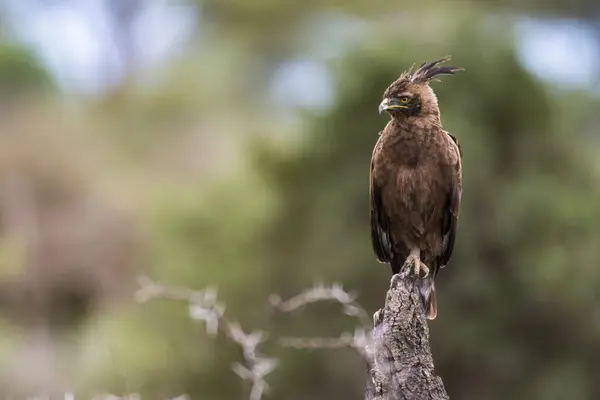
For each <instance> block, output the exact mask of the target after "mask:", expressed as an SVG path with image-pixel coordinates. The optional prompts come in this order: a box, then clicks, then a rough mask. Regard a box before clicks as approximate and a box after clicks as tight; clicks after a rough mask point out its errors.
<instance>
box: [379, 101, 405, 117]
mask: <svg viewBox="0 0 600 400" xmlns="http://www.w3.org/2000/svg"><path fill="white" fill-rule="evenodd" d="M397 108H408V107H407V106H405V105H404V104H401V103H400V100H398V99H394V98H390V99H383V101H382V102H381V104H380V105H379V114H381V113H383V112H384V111H387V110H393V109H397Z"/></svg>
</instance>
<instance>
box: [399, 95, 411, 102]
mask: <svg viewBox="0 0 600 400" xmlns="http://www.w3.org/2000/svg"><path fill="white" fill-rule="evenodd" d="M399 100H400V103H408V100H409V99H408V96H402V97H400V99H399Z"/></svg>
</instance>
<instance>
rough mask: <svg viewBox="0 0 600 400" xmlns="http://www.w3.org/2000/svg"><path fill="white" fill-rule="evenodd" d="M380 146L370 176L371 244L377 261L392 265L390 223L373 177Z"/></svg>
mask: <svg viewBox="0 0 600 400" xmlns="http://www.w3.org/2000/svg"><path fill="white" fill-rule="evenodd" d="M377 149H378V146H377V145H376V146H375V149H373V157H372V158H371V171H370V174H369V203H370V204H369V205H370V212H371V242H372V244H373V251H374V252H375V255H376V256H377V260H378V261H379V262H381V263H390V262H391V261H392V241H391V235H390V223H389V219H388V216H387V215H386V213H385V209H384V207H383V203H382V200H381V188H380V187H379V186H378V185H377V181H376V180H375V177H374V176H373V166H374V159H375V153H376V152H377Z"/></svg>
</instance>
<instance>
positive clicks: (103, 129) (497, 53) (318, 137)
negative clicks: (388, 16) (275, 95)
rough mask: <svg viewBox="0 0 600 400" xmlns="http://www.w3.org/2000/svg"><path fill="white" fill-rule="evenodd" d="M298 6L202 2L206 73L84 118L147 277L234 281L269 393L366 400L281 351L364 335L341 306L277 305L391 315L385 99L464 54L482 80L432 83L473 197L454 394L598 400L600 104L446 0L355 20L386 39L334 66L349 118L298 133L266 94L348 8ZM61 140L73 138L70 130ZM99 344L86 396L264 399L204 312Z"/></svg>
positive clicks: (149, 314)
mask: <svg viewBox="0 0 600 400" xmlns="http://www.w3.org/2000/svg"><path fill="white" fill-rule="evenodd" d="M259 3H260V4H259ZM488 3H490V4H492V6H493V5H494V2H488ZM298 4H299V3H298ZM298 4H291V3H285V2H275V1H262V2H256V3H250V2H242V1H234V0H230V1H227V2H212V3H208V2H206V3H205V2H202V5H203V6H204V12H206V13H209V14H210V13H211V12H212V13H213V14H210V15H213V17H214V18H215V20H216V21H219V24H217V25H216V26H217V27H218V29H216V30H215V31H216V33H215V32H211V34H213V35H214V36H211V38H212V41H211V42H210V43H209V44H207V46H206V47H204V48H201V49H196V50H197V51H198V53H200V54H202V57H198V56H195V55H193V56H190V57H189V58H186V59H185V60H182V61H180V62H179V65H177V66H172V67H170V69H167V71H166V72H165V75H164V78H163V79H162V81H160V82H159V83H156V84H154V85H148V86H135V85H128V86H124V87H122V88H120V89H119V90H116V91H114V92H112V93H109V94H107V95H106V96H105V97H104V98H102V99H100V100H99V101H96V102H90V103H87V104H85V106H84V107H83V108H84V111H83V112H82V113H81V114H78V117H77V118H81V119H82V120H83V123H82V124H81V125H83V126H86V127H87V129H83V130H82V133H81V135H82V137H84V138H85V137H86V135H88V136H89V137H90V138H91V137H94V138H95V139H98V138H100V139H102V140H104V141H105V142H106V143H107V146H108V149H109V150H110V151H111V152H112V153H111V155H112V157H111V158H110V160H109V161H106V160H104V163H105V164H103V165H104V167H103V168H104V169H103V170H102V171H101V172H90V180H92V181H93V180H94V179H97V178H98V177H99V176H109V177H110V180H111V181H112V183H113V184H114V185H116V187H118V188H119V189H118V191H119V193H120V194H121V195H123V196H125V197H127V198H129V199H130V201H131V202H132V203H134V204H135V206H136V207H137V211H138V214H139V216H140V220H141V222H140V225H141V227H142V228H143V229H144V230H145V232H146V243H145V244H146V247H147V248H148V250H149V253H150V254H149V257H148V258H147V260H148V261H147V264H146V265H144V267H145V270H146V272H147V273H148V274H149V275H150V276H151V277H152V278H153V279H154V280H155V281H157V282H160V283H164V284H166V285H172V286H177V287H189V288H192V289H199V288H203V287H206V286H217V287H218V290H219V298H220V299H221V300H222V301H223V302H224V303H225V304H226V312H225V313H226V316H227V317H228V318H229V319H232V320H237V321H239V322H240V323H241V325H242V327H243V328H244V329H245V330H246V331H250V330H253V329H264V330H266V331H268V332H269V334H270V341H269V342H267V343H266V344H265V345H264V346H263V347H262V348H261V349H262V350H263V351H264V352H265V353H266V354H267V355H268V356H272V357H276V358H278V359H279V362H280V364H279V366H278V368H277V369H276V370H275V372H273V374H271V375H269V376H268V378H267V380H268V382H269V383H270V385H271V387H272V391H271V393H270V395H269V398H272V399H286V400H295V399H298V400H299V399H306V398H310V399H316V400H318V399H331V398H343V399H346V398H361V396H362V391H363V386H364V381H365V376H364V363H363V361H362V360H361V359H360V357H359V356H358V355H357V354H355V353H354V352H353V351H352V350H350V349H342V350H322V351H321V350H311V351H304V350H292V349H286V348H282V347H280V346H279V345H278V344H277V338H278V337H280V336H305V337H312V336H338V335H339V334H340V332H342V331H352V330H353V328H354V325H355V321H354V320H353V319H352V318H350V317H348V316H345V315H343V314H342V313H341V312H340V310H339V307H338V306H335V305H333V306H332V305H329V304H324V305H317V306H311V307H309V308H308V309H307V310H303V311H297V312H294V313H292V314H290V315H281V314H278V313H276V312H274V311H273V310H271V309H270V307H269V304H268V298H269V295H270V294H272V293H278V294H280V295H282V296H283V297H289V296H293V295H295V294H297V293H299V292H301V291H303V290H305V289H307V288H309V287H310V286H312V285H313V284H314V283H315V282H319V281H324V282H341V283H343V285H344V287H345V288H347V289H349V290H351V291H355V292H357V293H358V294H359V301H360V302H361V303H362V304H363V306H364V307H365V308H366V309H367V310H368V311H369V312H374V311H375V310H376V309H378V308H379V307H380V306H381V305H382V303H383V301H384V295H385V291H386V290H387V287H388V284H389V278H390V271H389V268H388V267H386V266H382V265H380V264H378V263H376V262H375V258H374V255H373V253H372V250H371V244H370V237H369V226H368V222H369V221H368V173H369V160H370V157H371V152H372V148H373V145H374V144H375V141H376V139H377V134H378V132H379V131H380V130H381V129H382V128H383V127H384V125H385V123H386V122H387V121H386V119H385V118H384V117H382V116H379V115H378V114H377V105H378V104H379V102H380V99H381V96H382V93H383V90H384V89H385V88H386V87H387V85H388V84H389V83H390V82H392V81H393V80H394V79H395V78H396V77H397V76H398V75H399V74H400V73H401V72H402V71H403V70H404V69H406V68H408V67H410V65H412V64H413V63H420V62H422V61H425V60H429V59H433V58H436V57H439V56H443V55H446V54H451V55H452V56H453V63H455V64H457V65H461V66H463V67H465V68H466V72H464V73H461V74H458V75H456V76H453V77H446V78H443V81H442V82H440V83H434V84H433V85H434V90H435V91H436V93H437V94H438V97H439V103H440V106H441V110H442V121H443V123H444V127H445V128H446V129H447V130H449V131H450V132H451V133H452V134H454V135H455V136H457V137H458V139H459V140H460V142H461V145H462V148H463V152H464V160H463V168H464V194H463V199H464V200H463V209H462V213H461V218H460V223H459V233H458V238H457V244H456V250H455V253H454V256H453V259H452V260H451V263H450V265H449V266H448V268H447V269H445V270H443V271H441V273H440V274H439V277H438V282H439V283H438V291H439V300H438V302H439V315H438V318H437V319H436V320H435V321H434V322H432V323H431V324H430V329H431V340H432V347H433V354H434V359H435V361H436V367H437V369H438V371H439V374H440V375H441V376H442V378H443V380H444V383H445V384H446V387H447V389H448V392H449V394H450V396H451V398H456V399H465V400H470V399H489V400H495V399H507V398H510V399H559V398H568V399H572V400H580V399H581V400H583V399H594V398H599V397H600V384H599V383H598V381H597V379H596V375H597V372H598V367H597V363H596V360H595V355H596V354H597V353H598V352H600V308H598V307H597V306H596V304H597V294H596V292H597V291H596V287H598V285H599V284H600V274H599V273H598V272H596V271H598V269H597V268H596V266H597V265H598V264H599V263H600V249H599V248H598V246H597V242H598V240H600V224H598V223H597V222H598V221H599V220H600V201H598V199H599V198H600V185H599V183H600V170H599V169H598V162H597V160H596V158H595V153H597V151H598V144H597V143H595V142H594V140H591V139H590V135H589V132H590V131H593V130H594V129H591V128H590V126H591V127H597V126H598V123H599V121H598V117H597V115H595V114H594V113H595V110H597V109H598V107H599V106H600V102H599V100H598V98H597V97H594V96H593V95H591V94H590V93H587V92H584V91H577V92H575V91H570V90H567V89H559V88H557V87H554V86H551V85H549V84H547V83H545V82H541V81H539V80H538V79H537V78H535V77H534V76H532V75H531V74H530V73H529V72H527V71H526V70H525V69H524V68H523V67H522V66H521V64H520V63H519V60H518V59H517V58H516V55H515V43H514V38H513V37H512V35H511V32H512V31H511V29H512V26H513V25H512V24H513V19H511V17H510V16H498V15H495V16H496V17H497V18H496V19H495V20H494V23H490V19H489V18H488V17H489V14H488V12H490V11H489V10H490V9H482V8H479V7H480V6H475V5H473V4H471V3H469V2H464V3H462V2H461V5H457V6H455V7H454V9H453V10H451V9H449V8H447V7H448V6H447V5H445V6H442V5H441V4H440V3H437V4H436V7H430V8H427V7H425V8H424V9H423V10H420V11H418V12H415V11H411V13H410V14H409V16H410V18H408V17H407V16H404V19H402V24H400V25H401V28H403V29H399V28H398V24H396V23H391V24H390V23H389V21H388V22H386V21H385V19H384V20H378V19H377V18H373V19H372V20H370V19H369V18H368V17H367V15H368V16H369V17H370V16H371V15H374V14H377V12H379V13H381V12H382V11H383V10H387V9H388V8H391V7H390V6H389V4H388V5H383V4H379V3H377V4H379V5H374V6H373V7H372V9H370V10H366V8H369V7H366V6H365V5H358V3H357V5H356V7H354V6H349V7H347V12H348V13H356V14H361V13H363V14H364V15H365V16H364V19H363V22H368V23H369V27H370V28H369V29H368V30H367V31H366V32H365V35H364V36H363V37H361V39H360V40H358V41H357V43H355V44H354V45H353V46H352V47H351V48H350V49H348V50H347V51H344V52H343V55H342V56H341V57H340V58H335V59H333V60H331V61H330V62H329V64H328V69H329V71H330V74H331V76H332V77H333V81H334V83H333V93H334V99H333V103H332V105H331V107H330V108H327V109H325V110H319V111H308V110H294V116H293V118H291V119H287V118H286V116H282V115H279V114H278V113H277V112H274V110H275V111H277V110H276V109H274V108H273V107H271V106H272V104H270V103H269V101H267V100H266V92H268V90H266V88H265V87H260V86H261V85H263V84H264V83H265V81H266V79H265V77H267V78H268V77H269V76H270V74H271V73H272V72H273V71H274V70H275V69H276V67H277V66H278V65H280V64H279V62H280V61H281V60H283V59H286V58H287V57H291V56H292V55H294V54H297V53H303V52H309V51H310V46H311V45H312V46H316V45H315V44H314V42H311V41H310V40H308V39H307V37H311V35H310V33H313V34H314V32H311V26H312V25H310V23H309V24H307V25H308V28H307V27H306V26H304V28H302V26H303V25H302V22H306V21H307V20H310V17H313V16H314V15H315V13H317V12H319V11H324V10H327V11H331V12H332V13H333V11H332V10H339V9H340V8H342V9H343V7H342V6H341V5H340V4H338V3H337V2H330V3H323V4H324V5H320V3H319V4H317V3H315V2H309V3H306V4H304V5H298ZM374 4H375V3H374ZM386 4H387V3H386ZM259 6H260V7H259ZM492 9H493V8H492ZM553 9H554V8H553ZM265 10H266V11H265ZM406 10H409V8H408V5H407V8H406ZM406 10H405V11H406ZM410 10H413V8H410ZM263 11H264V12H263ZM328 15H332V14H326V13H323V14H322V17H323V18H325V19H326V18H327V16H328ZM448 15H451V16H452V17H453V18H449V17H448ZM392 22H393V21H392ZM356 23H357V24H358V23H359V22H358V20H357V22H356ZM292 26H293V27H297V28H298V29H297V30H294V29H295V28H294V29H291V28H290V27H292ZM307 31H308V33H307ZM282 32H284V33H282ZM407 32H408V33H407ZM320 40H325V39H324V38H321V39H320ZM199 47H200V46H199ZM6 48H7V49H9V48H10V49H12V50H10V51H8V50H0V82H8V83H12V82H25V83H26V84H27V85H28V84H29V82H34V83H35V82H49V81H50V80H49V78H48V76H47V74H46V73H45V72H43V70H42V69H40V68H39V67H38V66H36V65H37V64H35V63H34V62H33V61H32V59H31V58H30V55H27V54H28V53H23V51H22V50H18V48H17V47H14V46H13V47H6ZM307 49H308V50H307ZM19 60H20V61H19ZM261 62H262V63H264V64H261ZM240 66H243V68H240ZM240 71H241V72H240ZM22 76H26V78H23V79H21V77H22ZM257 86H259V87H257ZM232 100H235V101H233V102H232ZM27 111H28V112H27V113H24V114H25V115H28V116H29V117H30V118H34V119H35V118H36V116H37V115H38V114H37V110H35V109H33V106H32V110H27ZM45 127H46V129H48V132H49V133H52V132H53V131H60V130H61V129H63V125H62V122H61V117H57V118H56V120H55V121H54V123H52V120H51V121H50V122H47V124H46V125H45ZM32 129H33V128H32ZM257 132H260V134H258V133H257ZM592 139H593V138H592ZM596 141H597V139H596ZM92 143H95V142H92ZM88 147H89V149H88V150H89V151H90V152H92V153H94V151H95V145H94V144H90V145H89V146H88ZM80 342H81V351H82V352H81V355H80V357H79V361H78V362H79V363H80V364H77V365H78V368H79V371H78V372H79V373H80V375H78V377H79V378H80V380H79V381H78V382H79V385H80V387H79V388H78V389H80V390H82V391H84V392H93V391H96V390H97V389H98V388H101V390H103V391H107V390H109V391H111V392H113V393H125V392H132V391H134V392H139V393H141V394H142V396H144V398H145V397H148V398H154V397H159V396H175V395H177V394H180V393H188V394H189V395H190V396H191V398H194V399H203V400H204V399H207V400H211V399H232V398H247V393H248V390H249V387H248V385H246V383H244V382H242V381H241V380H240V379H239V378H238V377H237V376H236V375H235V374H234V373H233V371H232V370H231V364H232V363H233V362H234V361H237V360H240V358H241V352H240V350H239V349H238V348H237V347H236V346H235V345H232V344H231V343H230V342H228V341H227V340H226V339H224V338H223V337H218V338H216V339H215V338H211V337H209V336H207V334H206V332H205V329H204V326H203V325H202V324H200V323H197V322H194V321H192V320H191V319H190V317H189V315H188V310H187V305H186V304H185V303H177V302H169V301H162V300H161V301H159V300H157V301H154V302H150V303H148V304H144V305H132V306H129V307H126V308H124V309H123V311H122V312H121V313H119V314H110V315H108V316H103V317H102V318H99V319H98V320H94V321H93V322H92V323H90V324H89V326H88V329H87V330H86V331H84V332H83V333H82V336H81V340H80ZM98 390H100V389H98Z"/></svg>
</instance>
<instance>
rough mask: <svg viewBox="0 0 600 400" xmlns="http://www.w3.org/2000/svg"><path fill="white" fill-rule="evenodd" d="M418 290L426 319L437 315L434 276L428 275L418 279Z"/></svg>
mask: <svg viewBox="0 0 600 400" xmlns="http://www.w3.org/2000/svg"><path fill="white" fill-rule="evenodd" d="M419 292H420V293H421V299H422V300H423V307H424V308H425V316H426V317H427V319H430V320H431V319H435V317H436V316H437V296H436V294H435V278H434V277H433V276H428V277H426V278H425V279H422V280H420V286H419Z"/></svg>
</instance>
